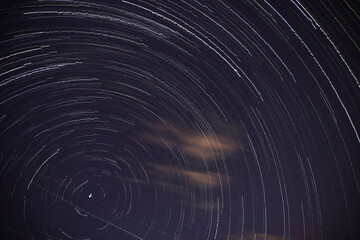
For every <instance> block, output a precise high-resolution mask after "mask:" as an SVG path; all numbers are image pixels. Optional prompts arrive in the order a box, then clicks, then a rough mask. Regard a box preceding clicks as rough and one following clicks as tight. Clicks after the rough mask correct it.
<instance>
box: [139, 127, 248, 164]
mask: <svg viewBox="0 0 360 240" xmlns="http://www.w3.org/2000/svg"><path fill="white" fill-rule="evenodd" d="M219 126H221V129H226V132H227V134H220V133H211V134H210V133H203V132H200V131H196V130H190V129H187V128H183V127H181V126H177V125H170V124H169V125H160V124H153V125H152V126H151V127H152V129H153V130H154V132H152V133H149V132H147V133H142V134H141V135H140V136H141V137H142V139H143V140H145V141H146V142H147V143H148V144H152V145H155V146H159V147H162V148H167V149H172V148H175V147H176V148H178V149H179V150H180V151H182V153H183V154H185V155H186V156H189V157H192V158H196V159H203V160H206V161H211V160H213V159H215V158H217V157H219V156H230V155H232V154H233V153H235V152H236V151H237V150H239V149H245V148H246V147H245V144H242V143H240V141H239V140H237V134H238V130H237V129H236V128H234V127H231V126H228V125H226V126H225V125H224V124H219ZM224 126H225V127H224Z"/></svg>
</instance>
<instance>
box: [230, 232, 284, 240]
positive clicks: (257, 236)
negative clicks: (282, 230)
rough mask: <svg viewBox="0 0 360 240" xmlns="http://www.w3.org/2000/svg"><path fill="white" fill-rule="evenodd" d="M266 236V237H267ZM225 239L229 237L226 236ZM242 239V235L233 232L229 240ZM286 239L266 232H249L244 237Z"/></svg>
mask: <svg viewBox="0 0 360 240" xmlns="http://www.w3.org/2000/svg"><path fill="white" fill-rule="evenodd" d="M265 236H266V238H265ZM224 239H227V237H226V238H224ZM240 239H241V235H240V234H232V235H230V237H229V240H240ZM264 239H266V240H286V238H283V237H279V236H274V235H271V234H266V235H265V234H264V233H254V234H247V235H245V236H244V237H243V240H264Z"/></svg>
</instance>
